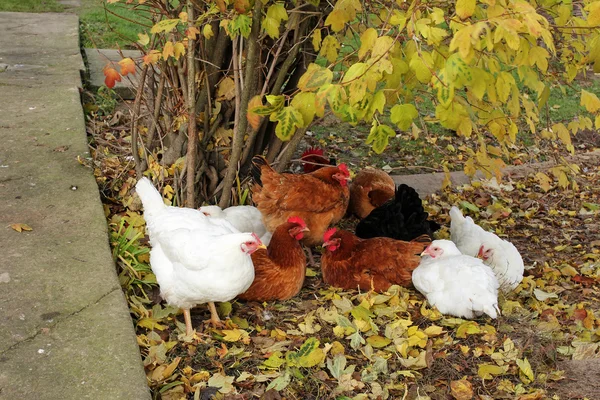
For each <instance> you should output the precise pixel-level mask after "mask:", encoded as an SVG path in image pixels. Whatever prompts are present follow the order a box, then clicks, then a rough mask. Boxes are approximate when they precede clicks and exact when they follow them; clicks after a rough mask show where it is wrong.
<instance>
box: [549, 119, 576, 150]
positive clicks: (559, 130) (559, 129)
mask: <svg viewBox="0 0 600 400" xmlns="http://www.w3.org/2000/svg"><path fill="white" fill-rule="evenodd" d="M552 131H553V132H554V133H556V135H557V136H558V138H559V139H560V140H561V142H563V143H564V144H565V146H566V147H567V150H569V151H570V152H571V153H572V154H573V153H575V148H574V147H573V144H572V143H571V134H570V133H569V130H568V129H567V127H566V126H565V125H564V124H563V123H558V124H554V125H552Z"/></svg>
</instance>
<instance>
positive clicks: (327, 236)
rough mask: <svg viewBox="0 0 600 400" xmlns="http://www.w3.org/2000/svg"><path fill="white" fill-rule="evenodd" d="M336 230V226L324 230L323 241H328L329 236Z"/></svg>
mask: <svg viewBox="0 0 600 400" xmlns="http://www.w3.org/2000/svg"><path fill="white" fill-rule="evenodd" d="M336 231H337V229H336V228H329V229H327V230H326V231H325V234H324V235H323V242H328V241H329V239H331V237H332V236H333V235H334V234H335V232H336Z"/></svg>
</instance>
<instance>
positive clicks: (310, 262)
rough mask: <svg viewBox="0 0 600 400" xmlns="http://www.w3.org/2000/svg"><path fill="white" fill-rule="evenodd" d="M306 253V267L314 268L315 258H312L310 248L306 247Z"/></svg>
mask: <svg viewBox="0 0 600 400" xmlns="http://www.w3.org/2000/svg"><path fill="white" fill-rule="evenodd" d="M306 253H308V265H310V266H311V267H316V264H315V258H314V257H313V253H312V248H310V247H306Z"/></svg>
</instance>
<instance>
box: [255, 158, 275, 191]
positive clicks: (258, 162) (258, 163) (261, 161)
mask: <svg viewBox="0 0 600 400" xmlns="http://www.w3.org/2000/svg"><path fill="white" fill-rule="evenodd" d="M265 165H266V166H267V167H269V168H271V167H270V166H269V162H268V161H267V159H266V158H265V157H264V156H260V155H257V156H254V157H252V168H251V169H250V175H252V179H253V180H254V182H255V183H256V184H257V185H258V186H261V187H262V180H261V175H262V167H263V166H265Z"/></svg>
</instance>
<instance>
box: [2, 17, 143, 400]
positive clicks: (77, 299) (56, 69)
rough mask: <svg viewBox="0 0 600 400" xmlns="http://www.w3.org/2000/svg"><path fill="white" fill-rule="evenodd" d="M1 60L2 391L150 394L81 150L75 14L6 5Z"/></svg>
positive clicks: (10, 394)
mask: <svg viewBox="0 0 600 400" xmlns="http://www.w3.org/2000/svg"><path fill="white" fill-rule="evenodd" d="M0 63H2V64H4V65H5V66H6V68H4V71H3V72H0V93H1V96H0V143H1V145H0V243H2V253H3V262H2V263H0V277H1V279H0V399H57V398H60V399H81V398H94V399H104V398H105V399H148V398H149V397H150V396H149V390H148V387H147V383H146V378H145V374H144V371H143V367H142V365H141V358H140V354H139V349H138V347H137V345H136V340H135V331H134V328H133V324H132V321H131V319H130V317H129V310H128V307H127V304H126V301H125V298H124V296H123V294H122V292H121V290H120V287H119V283H118V280H117V276H116V271H115V266H114V264H113V261H112V256H111V253H110V247H109V245H108V240H107V239H108V229H107V226H106V220H105V218H104V213H103V208H102V204H101V202H100V198H99V194H98V187H97V185H96V182H95V179H94V177H93V173H92V171H91V170H90V169H89V168H87V167H84V166H83V165H81V164H80V163H79V162H78V157H80V158H82V159H86V158H89V153H88V144H87V137H86V131H85V121H84V116H83V110H82V107H81V100H80V91H81V90H82V85H81V74H82V71H83V69H84V65H83V60H82V58H81V54H80V52H79V30H78V18H77V16H75V15H71V14H28V13H0ZM15 223H24V224H27V225H29V226H30V227H31V228H32V229H33V230H32V231H30V232H21V233H19V232H17V231H15V230H13V229H11V227H10V225H11V224H15ZM40 350H43V351H40ZM51 355H52V356H51ZM81 382H86V383H83V384H82V383H81ZM58 390H60V393H61V394H60V395H58Z"/></svg>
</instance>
